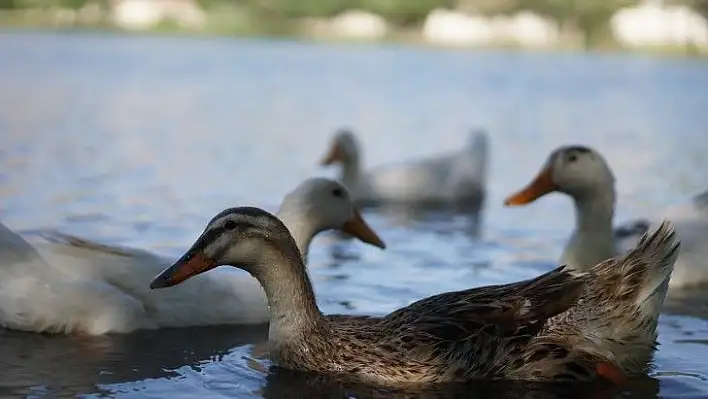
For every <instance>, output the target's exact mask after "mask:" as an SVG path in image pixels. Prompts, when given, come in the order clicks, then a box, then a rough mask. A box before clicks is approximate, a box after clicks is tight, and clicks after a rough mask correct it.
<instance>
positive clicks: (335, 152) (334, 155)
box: [320, 144, 343, 165]
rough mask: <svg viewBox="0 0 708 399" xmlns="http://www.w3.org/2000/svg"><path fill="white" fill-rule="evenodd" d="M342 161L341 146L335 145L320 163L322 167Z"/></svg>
mask: <svg viewBox="0 0 708 399" xmlns="http://www.w3.org/2000/svg"><path fill="white" fill-rule="evenodd" d="M342 159H343V157H342V149H341V148H339V144H333V145H332V147H330V149H329V152H328V153H327V155H326V156H325V157H324V158H322V160H321V161H320V165H331V164H333V163H335V162H339V161H341V160H342Z"/></svg>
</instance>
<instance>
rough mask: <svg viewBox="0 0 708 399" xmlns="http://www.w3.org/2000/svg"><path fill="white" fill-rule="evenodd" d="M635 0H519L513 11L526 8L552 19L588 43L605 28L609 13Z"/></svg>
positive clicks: (609, 16)
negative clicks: (576, 31)
mask: <svg viewBox="0 0 708 399" xmlns="http://www.w3.org/2000/svg"><path fill="white" fill-rule="evenodd" d="M636 3H637V0H519V1H518V2H517V3H516V5H515V7H514V8H515V11H520V10H530V11H534V12H537V13H539V14H541V15H545V16H547V17H548V18H551V19H553V20H554V21H555V22H556V23H557V24H558V25H559V26H560V27H561V28H562V29H563V28H569V27H570V28H575V29H579V30H580V31H581V32H582V34H583V39H584V44H585V46H586V47H588V46H590V45H591V44H592V43H593V41H595V39H596V38H597V35H598V34H599V33H600V32H603V31H605V30H606V29H607V26H608V24H609V21H610V18H612V15H613V14H614V13H615V12H616V11H617V10H619V9H620V8H623V7H628V6H632V5H634V4H636Z"/></svg>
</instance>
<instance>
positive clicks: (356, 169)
mask: <svg viewBox="0 0 708 399" xmlns="http://www.w3.org/2000/svg"><path fill="white" fill-rule="evenodd" d="M360 176H361V162H360V160H359V156H358V155H354V156H350V157H349V158H348V159H347V160H345V161H344V162H342V177H341V181H342V182H343V183H344V185H345V186H347V188H349V189H354V187H355V186H356V185H357V184H358V183H359V179H360Z"/></svg>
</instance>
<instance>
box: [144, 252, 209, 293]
mask: <svg viewBox="0 0 708 399" xmlns="http://www.w3.org/2000/svg"><path fill="white" fill-rule="evenodd" d="M216 266H217V265H216V262H214V261H213V260H211V259H209V258H207V257H206V256H205V255H204V254H203V253H202V252H196V253H195V252H194V251H193V250H189V251H188V252H187V253H186V254H185V255H184V256H182V257H181V258H180V259H179V260H178V261H177V262H175V263H174V264H173V265H172V266H170V267H168V268H167V269H165V270H164V271H163V272H162V273H160V274H159V275H158V276H157V277H155V279H153V280H152V282H151V283H150V288H151V289H157V288H167V287H172V286H173V285H177V284H179V283H181V282H183V281H185V280H187V279H189V278H190V277H193V276H196V275H197V274H201V273H204V272H206V271H207V270H211V269H213V268H215V267H216Z"/></svg>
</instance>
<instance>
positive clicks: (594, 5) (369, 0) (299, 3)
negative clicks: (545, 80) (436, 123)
mask: <svg viewBox="0 0 708 399" xmlns="http://www.w3.org/2000/svg"><path fill="white" fill-rule="evenodd" d="M195 1H197V2H198V3H199V4H200V5H201V6H202V7H204V8H205V9H207V10H211V11H214V13H213V15H218V16H219V18H217V19H219V21H220V22H219V23H220V24H221V25H224V26H226V21H225V19H227V18H229V17H227V15H226V14H228V15H232V14H231V13H224V12H222V11H223V10H237V11H238V12H237V13H236V14H238V15H240V16H241V19H244V16H247V17H245V19H248V20H249V21H251V22H248V21H247V22H248V23H246V22H243V21H241V22H236V23H239V24H241V25H244V26H245V25H248V26H249V27H250V28H249V29H251V28H254V27H257V25H263V26H266V25H267V26H268V27H269V28H268V29H267V30H269V31H272V30H274V29H275V30H278V31H284V32H287V31H290V30H292V29H296V28H294V26H296V24H295V21H297V20H299V19H301V18H306V17H331V16H334V15H337V14H339V13H341V12H343V11H346V10H352V9H358V10H363V11H369V12H372V13H375V14H378V15H381V16H382V17H384V18H385V19H386V20H387V21H389V22H390V23H392V24H393V25H395V26H397V27H399V28H408V27H415V26H420V25H421V24H422V23H423V21H424V20H425V18H426V16H427V15H428V14H429V13H430V12H431V11H432V10H434V9H436V8H446V9H462V10H465V11H473V12H480V13H483V14H487V15H494V14H511V13H514V12H518V11H522V10H527V11H532V12H535V13H537V14H540V15H543V16H546V17H548V18H550V19H552V20H553V21H555V22H556V23H557V24H558V26H559V27H560V28H561V30H562V31H572V32H580V33H581V34H582V39H583V42H584V44H585V45H586V47H589V46H592V45H594V44H597V43H599V42H602V41H603V40H606V39H607V37H608V36H609V35H608V31H609V28H608V24H609V20H610V18H611V16H612V15H613V14H614V13H615V12H616V11H617V10H619V9H620V8H623V7H628V6H633V5H636V4H638V3H639V0H195ZM111 2H112V1H111V0H0V9H13V8H49V7H69V8H75V9H78V8H81V7H83V6H84V5H86V4H87V3H99V4H101V5H102V6H103V7H104V8H107V7H108V6H109V4H110V3H111ZM664 3H665V4H667V5H687V6H690V7H692V8H694V9H696V10H697V11H699V12H700V13H701V14H703V15H704V16H706V17H708V0H664ZM221 14H224V15H223V16H222V15H221ZM234 15H235V14H234ZM234 15H232V19H234V20H237V19H238V17H237V16H234ZM259 29H260V28H259Z"/></svg>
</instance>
